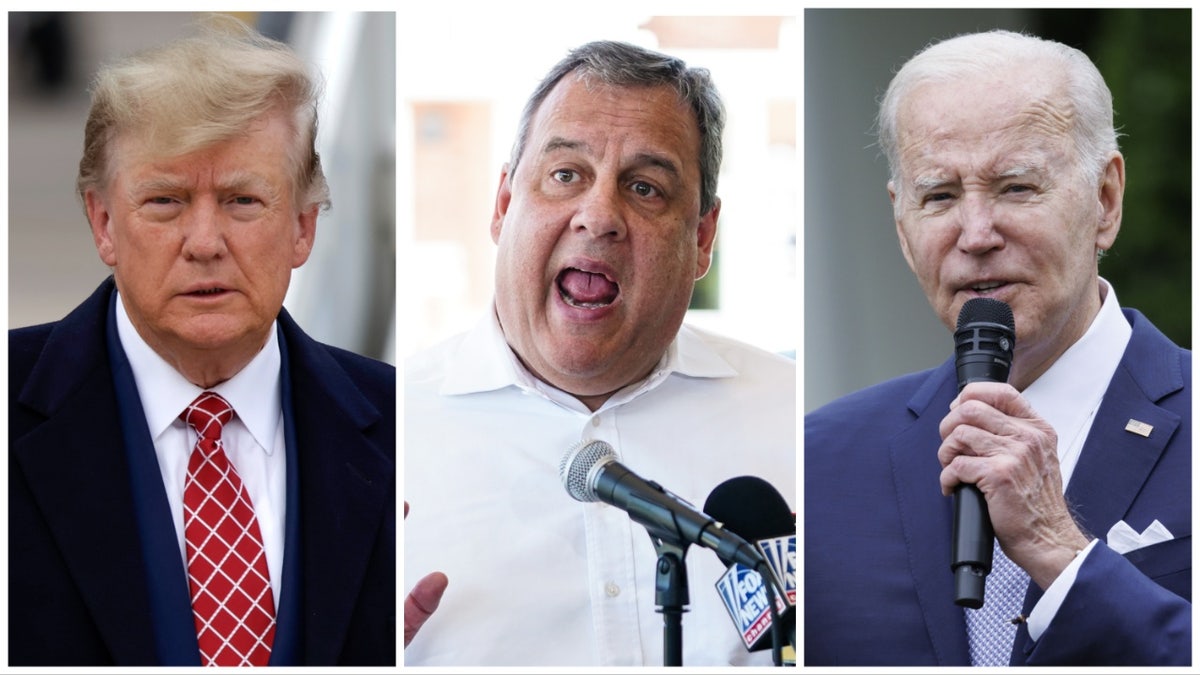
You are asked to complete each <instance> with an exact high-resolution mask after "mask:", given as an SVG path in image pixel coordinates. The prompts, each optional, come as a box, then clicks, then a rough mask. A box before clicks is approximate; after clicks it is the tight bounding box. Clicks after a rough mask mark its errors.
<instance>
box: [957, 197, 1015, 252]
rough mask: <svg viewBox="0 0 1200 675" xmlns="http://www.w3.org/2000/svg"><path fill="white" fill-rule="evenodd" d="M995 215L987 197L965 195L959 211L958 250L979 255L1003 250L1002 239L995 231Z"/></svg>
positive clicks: (997, 231)
mask: <svg viewBox="0 0 1200 675" xmlns="http://www.w3.org/2000/svg"><path fill="white" fill-rule="evenodd" d="M996 225H997V223H996V213H995V209H994V206H993V204H992V203H991V202H990V201H989V199H988V197H987V196H986V195H983V194H978V193H967V194H966V195H965V196H964V197H963V199H962V202H961V205H960V211H959V232H958V248H959V250H961V251H963V252H964V253H970V254H972V255H981V254H984V253H987V252H988V251H991V250H995V249H1001V248H1004V237H1003V236H1002V235H1001V234H1000V232H999V230H997V229H996Z"/></svg>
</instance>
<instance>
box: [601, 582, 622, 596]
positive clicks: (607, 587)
mask: <svg viewBox="0 0 1200 675" xmlns="http://www.w3.org/2000/svg"><path fill="white" fill-rule="evenodd" d="M604 594H605V595H607V596H608V597H610V598H615V597H617V596H618V595H620V594H621V587H620V586H618V585H616V584H615V583H613V582H611V581H610V582H608V583H607V584H604Z"/></svg>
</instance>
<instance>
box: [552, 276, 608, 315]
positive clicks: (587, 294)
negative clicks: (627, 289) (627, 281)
mask: <svg viewBox="0 0 1200 675" xmlns="http://www.w3.org/2000/svg"><path fill="white" fill-rule="evenodd" d="M556 284H557V285H558V294H559V295H560V296H561V297H562V299H563V302H565V303H567V304H568V305H570V306H572V307H579V308H581V309H600V308H602V307H607V306H609V305H611V304H612V303H613V302H614V301H616V299H617V296H618V295H619V294H620V293H621V288H620V286H618V285H617V282H615V281H613V280H612V279H609V278H608V277H607V276H606V275H604V274H600V273H598V272H587V271H585V270H581V269H578V268H575V267H568V268H566V269H565V270H563V271H562V272H560V273H559V275H558V279H557V280H556Z"/></svg>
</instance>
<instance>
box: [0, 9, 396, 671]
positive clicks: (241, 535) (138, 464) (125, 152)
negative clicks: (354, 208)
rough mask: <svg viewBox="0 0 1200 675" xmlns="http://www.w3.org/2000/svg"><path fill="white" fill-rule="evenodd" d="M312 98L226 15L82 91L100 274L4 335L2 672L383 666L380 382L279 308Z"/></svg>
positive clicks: (392, 398) (291, 68)
mask: <svg viewBox="0 0 1200 675" xmlns="http://www.w3.org/2000/svg"><path fill="white" fill-rule="evenodd" d="M317 91H318V87H317V86H316V85H315V83H314V82H313V80H312V79H311V77H310V76H309V74H308V72H307V67H306V66H305V64H303V63H302V62H301V61H300V60H299V59H298V58H297V57H296V56H295V55H294V54H293V53H292V52H291V50H289V49H288V48H287V47H286V46H284V45H282V44H279V43H276V42H274V41H271V40H267V39H265V38H263V37H262V36H259V35H257V34H254V33H252V32H251V31H249V30H248V29H245V28H241V27H240V24H238V27H234V28H233V30H232V32H228V33H227V32H223V31H217V30H213V31H209V32H205V33H204V34H202V35H200V36H198V37H195V38H191V39H187V40H182V41H179V42H176V43H172V44H170V45H167V46H165V47H162V48H159V49H157V50H153V51H150V52H146V53H142V54H139V55H136V56H133V57H131V58H129V59H127V60H125V61H122V62H119V63H117V64H113V65H110V66H107V67H105V68H104V69H102V70H101V71H100V73H99V74H98V76H97V77H96V80H95V82H94V87H93V102H92V108H91V111H90V113H89V117H88V122H87V127H86V131H85V150H84V157H83V159H82V161H81V162H80V173H79V179H78V188H79V194H80V196H81V198H82V199H83V202H84V206H85V210H86V213H87V217H88V220H89V222H90V224H91V231H92V235H93V237H94V240H95V243H96V247H97V251H98V252H99V254H100V257H101V259H102V260H103V261H104V263H105V264H106V265H108V266H109V267H110V268H111V269H112V276H111V277H110V278H109V279H107V280H106V281H104V282H103V283H101V284H100V287H99V288H98V289H97V290H96V292H95V293H93V294H92V296H91V297H89V298H88V299H87V300H85V301H84V302H83V304H81V305H80V306H79V307H77V308H76V309H75V310H74V311H72V312H71V313H70V314H69V315H68V316H67V317H66V318H64V319H62V320H61V321H58V322H55V323H52V324H47V325H42V326H34V327H30V328H23V329H18V330H13V331H10V333H9V416H8V422H9V495H8V515H9V521H8V526H9V557H8V573H9V585H8V588H9V596H8V597H9V606H8V616H9V635H8V645H9V647H8V649H9V663H10V665H56V666H84V665H123V666H138V665H155V664H165V665H200V664H202V663H203V664H207V665H268V664H269V665H288V664H300V665H339V664H340V665H375V666H379V665H394V663H395V658H396V646H395V635H396V623H395V617H396V607H395V434H396V429H395V405H396V391H395V388H396V383H395V368H393V367H392V366H389V365H387V364H384V363H380V362H376V361H373V360H371V359H367V358H364V357H361V356H358V355H355V354H352V353H349V352H346V351H343V350H340V349H336V348H333V347H329V346H326V345H322V344H319V343H317V342H315V341H314V340H313V339H311V338H310V337H308V336H307V335H306V334H305V333H304V332H303V331H302V330H301V329H300V328H299V327H298V326H297V325H296V324H295V322H294V321H292V319H291V318H290V317H289V316H288V313H287V312H286V311H284V310H283V309H282V305H283V298H284V295H285V293H286V291H287V287H288V284H289V280H290V276H291V270H292V269H294V268H296V267H299V266H300V265H301V264H303V263H304V262H305V260H306V259H307V258H308V255H309V252H310V251H311V248H312V245H313V240H314V237H315V230H316V220H317V215H318V212H319V211H320V209H321V208H322V207H323V206H325V205H327V203H328V187H327V186H326V183H325V179H324V175H323V173H322V170H321V165H320V162H319V159H318V157H317V154H316V151H315V142H314V141H315V135H316V127H317V120H316V96H317ZM213 400H219V401H221V402H222V406H223V407H222V408H220V409H219V412H215V413H212V415H213V419H214V420H219V422H216V423H215V425H216V429H217V431H216V432H215V433H214V431H213V429H212V426H213V423H209V424H197V423H196V422H195V421H194V419H195V418H194V417H193V415H192V412H194V411H196V410H201V409H204V410H208V408H207V406H208V405H209V402H211V401H213ZM230 408H231V409H230ZM202 450H203V452H202ZM192 462H195V463H196V464H195V465H194V466H193V464H191V463H192ZM205 462H214V463H219V464H213V465H212V466H222V467H224V468H223V469H222V472H221V474H220V475H219V476H217V477H216V478H215V479H214V481H215V482H212V483H209V482H206V481H208V478H207V477H206V476H205V475H204V473H203V470H202V469H197V468H195V467H203V466H207V465H206V464H204V463H205ZM197 491H201V492H197ZM197 494H199V495H200V496H199V497H195V496H194V495H197ZM226 497H229V500H228V501H227V500H226ZM196 500H199V501H196ZM239 500H240V501H239ZM217 504H219V505H220V507H219V510H217V511H215V512H214V511H213V509H214V508H216V507H215V506H214V505H217ZM224 509H228V513H226V512H225V511H224ZM247 512H248V515H247ZM214 513H215V515H213V514H214ZM234 522H236V523H237V528H240V529H238V530H237V534H233V535H231V534H229V532H230V530H228V529H227V528H228V527H229V526H230V524H231V523H234ZM204 528H211V532H210V531H208V530H205V529H204ZM196 532H200V533H201V534H200V535H199V537H198V536H197V535H196V534H195V533H196ZM226 539H228V540H229V541H230V542H235V543H226V544H225V545H226V546H227V549H229V550H226V551H225V552H224V553H222V554H221V555H215V554H212V551H214V550H217V549H216V548H214V547H217V546H219V545H220V544H221V542H217V541H216V540H226ZM234 559H238V562H239V563H240V564H241V566H240V567H239V568H238V569H240V570H241V571H239V572H232V571H230V570H231V569H233V568H232V567H230V564H231V563H232V562H233V561H234ZM224 577H229V578H227V579H226V578H224ZM252 581H253V582H254V584H256V585H254V586H253V588H254V589H255V590H254V591H253V592H252V591H250V590H247V589H248V588H251V586H250V585H249V584H250V583H251V582H252ZM244 596H252V599H251V600H249V601H247V598H246V597H244ZM248 603H249V606H248ZM251 613H255V617H257V618H258V619H261V621H260V622H258V623H256V624H255V626H256V627H255V629H254V631H253V632H250V633H247V632H246V631H243V630H241V629H240V628H239V626H240V625H241V624H242V623H243V618H242V617H243V616H248V615H250V614H251ZM227 620H229V621H232V624H233V625H231V624H226V623H223V622H224V621H227ZM245 623H246V625H249V621H246V622H245ZM260 624H261V625H260ZM243 640H248V642H243ZM213 644H215V645H216V647H215V648H213V647H211V646H210V645H213ZM244 644H248V645H249V646H248V647H244V646H243V645H244Z"/></svg>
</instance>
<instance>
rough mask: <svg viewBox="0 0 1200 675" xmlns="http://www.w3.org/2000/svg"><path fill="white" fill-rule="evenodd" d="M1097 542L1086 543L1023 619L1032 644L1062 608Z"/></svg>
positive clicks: (1095, 540) (1094, 540)
mask: <svg viewBox="0 0 1200 675" xmlns="http://www.w3.org/2000/svg"><path fill="white" fill-rule="evenodd" d="M1097 541H1099V540H1098V539H1093V540H1091V541H1090V542H1088V545H1087V546H1085V547H1084V549H1083V551H1081V552H1080V553H1079V555H1077V556H1075V559H1074V560H1072V561H1071V564H1069V565H1067V567H1066V569H1064V570H1063V571H1062V574H1060V575H1058V578H1057V579H1055V580H1054V582H1053V583H1051V584H1050V588H1047V589H1046V592H1045V593H1043V594H1042V597H1041V599H1040V600H1038V602H1037V604H1036V605H1034V606H1033V611H1031V612H1029V617H1028V618H1026V619H1025V625H1026V627H1028V628H1029V637H1030V638H1031V639H1032V640H1033V641H1034V642H1037V641H1038V639H1040V638H1041V637H1042V633H1044V632H1046V628H1048V627H1049V626H1050V622H1051V621H1053V620H1054V617H1055V615H1057V614H1058V608H1059V607H1061V606H1062V603H1063V600H1064V599H1066V597H1067V593H1068V592H1070V590H1071V587H1072V586H1074V585H1075V576H1076V575H1077V574H1078V573H1079V567H1080V565H1083V559H1084V558H1086V557H1088V554H1089V553H1091V551H1092V549H1093V548H1095V547H1096V542H1097Z"/></svg>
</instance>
